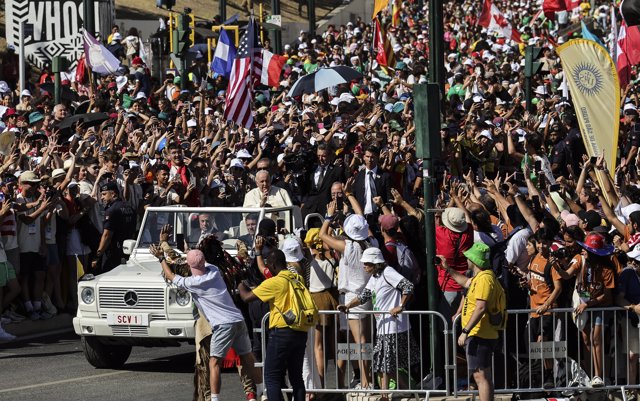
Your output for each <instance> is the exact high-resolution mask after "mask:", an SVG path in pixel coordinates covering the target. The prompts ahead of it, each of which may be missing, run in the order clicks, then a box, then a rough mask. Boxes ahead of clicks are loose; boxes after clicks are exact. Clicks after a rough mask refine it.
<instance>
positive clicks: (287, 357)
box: [264, 328, 307, 401]
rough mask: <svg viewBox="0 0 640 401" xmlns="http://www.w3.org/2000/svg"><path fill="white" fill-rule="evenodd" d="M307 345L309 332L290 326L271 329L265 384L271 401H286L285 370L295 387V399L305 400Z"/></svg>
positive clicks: (265, 363) (266, 358) (295, 400)
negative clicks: (304, 373)
mask: <svg viewBox="0 0 640 401" xmlns="http://www.w3.org/2000/svg"><path fill="white" fill-rule="evenodd" d="M306 346H307V333H306V332H302V331H296V330H292V329H289V328H284V329H271V330H270V331H269V342H268V343H267V355H266V357H265V361H264V385H265V388H266V389H267V398H269V401H284V398H283V397H282V391H281V390H282V388H283V387H284V374H285V371H286V372H287V374H288V375H289V382H290V383H291V387H292V388H293V399H294V401H304V399H305V395H306V390H305V388H304V381H303V380H302V362H303V360H304V351H305V348H306Z"/></svg>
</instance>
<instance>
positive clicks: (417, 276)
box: [385, 241, 422, 285]
mask: <svg viewBox="0 0 640 401" xmlns="http://www.w3.org/2000/svg"><path fill="white" fill-rule="evenodd" d="M385 245H392V246H393V247H395V248H396V258H397V260H398V266H397V267H396V270H397V271H398V273H400V274H402V276H404V278H406V279H407V280H409V281H411V282H412V283H413V284H414V285H418V284H420V281H421V280H422V270H421V269H420V265H419V264H418V260H417V259H416V257H415V255H414V254H413V252H412V251H411V249H409V247H408V246H407V245H406V244H403V243H402V242H395V241H390V242H387V243H386V244H385Z"/></svg>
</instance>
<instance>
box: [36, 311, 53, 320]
mask: <svg viewBox="0 0 640 401" xmlns="http://www.w3.org/2000/svg"><path fill="white" fill-rule="evenodd" d="M54 316H55V315H53V314H51V313H49V312H47V311H40V320H48V319H51V318H52V317H54Z"/></svg>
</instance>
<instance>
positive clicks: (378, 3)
mask: <svg viewBox="0 0 640 401" xmlns="http://www.w3.org/2000/svg"><path fill="white" fill-rule="evenodd" d="M388 5H389V0H374V2H373V16H372V17H371V19H376V15H378V13H379V12H380V11H382V10H384V9H385V8H387V6H388Z"/></svg>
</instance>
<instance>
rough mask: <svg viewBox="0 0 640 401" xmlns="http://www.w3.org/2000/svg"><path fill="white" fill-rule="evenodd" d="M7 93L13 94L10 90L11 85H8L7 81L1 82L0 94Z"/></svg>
mask: <svg viewBox="0 0 640 401" xmlns="http://www.w3.org/2000/svg"><path fill="white" fill-rule="evenodd" d="M7 92H11V89H9V84H7V82H6V81H0V93H7Z"/></svg>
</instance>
